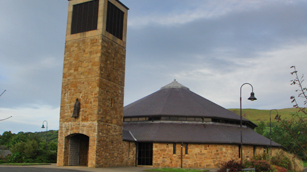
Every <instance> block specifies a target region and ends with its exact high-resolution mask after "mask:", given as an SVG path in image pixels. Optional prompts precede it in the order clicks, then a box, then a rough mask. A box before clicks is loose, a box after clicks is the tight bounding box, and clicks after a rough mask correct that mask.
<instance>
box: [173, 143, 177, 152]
mask: <svg viewBox="0 0 307 172" xmlns="http://www.w3.org/2000/svg"><path fill="white" fill-rule="evenodd" d="M173 154H176V143H173Z"/></svg>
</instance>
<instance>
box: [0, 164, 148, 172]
mask: <svg viewBox="0 0 307 172" xmlns="http://www.w3.org/2000/svg"><path fill="white" fill-rule="evenodd" d="M145 169H150V168H148V167H147V168H146V167H118V168H88V167H80V166H66V167H57V166H56V165H55V164H51V165H38V166H5V165H0V172H143V170H145Z"/></svg>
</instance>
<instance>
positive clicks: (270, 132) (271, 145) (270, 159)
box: [270, 109, 278, 160]
mask: <svg viewBox="0 0 307 172" xmlns="http://www.w3.org/2000/svg"><path fill="white" fill-rule="evenodd" d="M273 110H275V111H276V113H277V115H276V116H278V111H277V110H276V109H272V110H270V151H271V153H270V160H271V157H272V123H271V112H272V111H273Z"/></svg>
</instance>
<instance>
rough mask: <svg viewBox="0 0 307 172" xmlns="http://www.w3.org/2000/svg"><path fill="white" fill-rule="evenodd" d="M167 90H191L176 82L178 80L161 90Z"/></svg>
mask: <svg viewBox="0 0 307 172" xmlns="http://www.w3.org/2000/svg"><path fill="white" fill-rule="evenodd" d="M167 88H185V89H188V90H189V88H188V87H186V86H183V85H181V84H179V83H178V82H177V81H176V79H174V81H173V82H172V83H170V84H167V85H166V86H164V87H162V88H161V90H162V89H167Z"/></svg>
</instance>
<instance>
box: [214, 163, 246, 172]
mask: <svg viewBox="0 0 307 172" xmlns="http://www.w3.org/2000/svg"><path fill="white" fill-rule="evenodd" d="M243 168H244V166H243V165H242V164H241V162H236V161H235V160H230V161H228V162H225V163H223V164H222V165H221V168H220V169H219V170H218V172H225V171H226V169H229V171H230V172H234V171H241V170H242V169H243Z"/></svg>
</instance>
